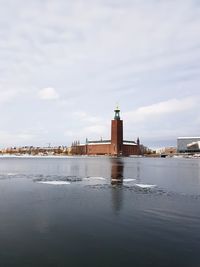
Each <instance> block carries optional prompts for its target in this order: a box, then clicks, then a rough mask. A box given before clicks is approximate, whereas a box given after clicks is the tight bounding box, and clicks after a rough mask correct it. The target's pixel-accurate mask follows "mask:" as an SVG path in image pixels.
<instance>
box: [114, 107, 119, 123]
mask: <svg viewBox="0 0 200 267" xmlns="http://www.w3.org/2000/svg"><path fill="white" fill-rule="evenodd" d="M114 111H115V117H114V119H115V120H120V109H119V106H118V105H117V106H116V108H115V110H114Z"/></svg>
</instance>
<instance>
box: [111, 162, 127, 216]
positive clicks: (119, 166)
mask: <svg viewBox="0 0 200 267" xmlns="http://www.w3.org/2000/svg"><path fill="white" fill-rule="evenodd" d="M123 173H124V162H123V160H122V159H119V158H118V159H117V158H116V159H112V161H111V185H112V192H111V193H112V207H113V211H114V213H115V214H116V215H117V214H118V213H119V211H120V210H121V208H122V202H123V190H122V184H123Z"/></svg>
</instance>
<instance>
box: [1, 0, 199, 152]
mask: <svg viewBox="0 0 200 267" xmlns="http://www.w3.org/2000/svg"><path fill="white" fill-rule="evenodd" d="M0 3H1V10H0V15H1V20H0V34H1V40H0V47H1V49H0V59H1V60H0V69H1V75H0V109H1V115H0V121H1V127H0V147H8V146H23V145H34V146H47V145H48V143H51V144H52V146H54V145H67V146H69V145H71V143H72V141H73V140H80V141H81V142H85V138H87V137H90V138H91V139H100V138H101V137H103V139H104V138H107V137H108V136H109V132H110V119H111V118H112V117H113V109H114V108H115V106H116V104H117V103H118V104H119V106H120V109H121V117H122V119H123V120H124V132H125V134H126V135H125V136H124V138H125V139H131V140H135V139H137V137H139V138H140V140H141V142H142V143H143V144H144V145H145V146H148V147H152V148H154V147H162V146H169V145H176V140H177V137H178V136H199V129H200V111H199V108H198V103H199V100H200V92H199V88H198V87H199V84H200V75H199V69H200V63H199V62H200V60H199V57H200V56H199V55H200V53H199V52H200V37H199V36H198V31H199V28H200V4H199V3H198V1H196V0H186V1H180V0H174V1H156V0H150V1H148V3H147V1H144V0H140V1H137V0H135V1H129V0H125V1H123V3H122V2H121V1H116V0H115V1H114V0H110V1H97V0H93V1H91V0H85V1H64V0H58V1H50V0H45V1H39V0H35V1H33V0H31V1H29V2H27V1H24V0H17V1H15V2H13V1H4V0H1V1H0Z"/></svg>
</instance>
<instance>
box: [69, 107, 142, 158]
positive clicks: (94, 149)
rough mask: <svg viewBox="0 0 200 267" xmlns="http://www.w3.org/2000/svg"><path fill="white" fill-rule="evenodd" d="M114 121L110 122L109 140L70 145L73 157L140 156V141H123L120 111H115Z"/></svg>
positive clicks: (87, 141) (117, 109)
mask: <svg viewBox="0 0 200 267" xmlns="http://www.w3.org/2000/svg"><path fill="white" fill-rule="evenodd" d="M114 112H115V115H114V119H113V120H112V121H111V139H109V140H99V141H89V140H88V139H86V143H85V144H84V145H80V144H78V143H76V144H74V145H72V148H71V153H72V154H73V155H109V156H130V155H140V141H139V138H138V139H137V142H135V141H127V140H124V139H123V120H121V119H120V110H119V108H118V107H117V108H116V109H115V110H114Z"/></svg>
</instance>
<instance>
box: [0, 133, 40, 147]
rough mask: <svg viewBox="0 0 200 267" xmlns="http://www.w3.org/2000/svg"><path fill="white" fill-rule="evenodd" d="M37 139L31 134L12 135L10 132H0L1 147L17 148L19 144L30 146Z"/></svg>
mask: <svg viewBox="0 0 200 267" xmlns="http://www.w3.org/2000/svg"><path fill="white" fill-rule="evenodd" d="M34 138H35V135H33V134H29V133H24V132H21V133H11V132H8V131H0V140H1V142H0V146H1V147H5V145H6V146H16V145H18V144H23V145H30V143H29V142H32V141H33V140H34Z"/></svg>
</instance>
